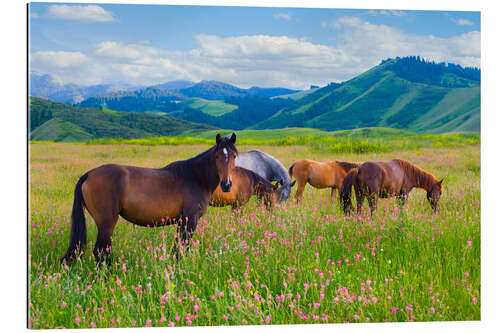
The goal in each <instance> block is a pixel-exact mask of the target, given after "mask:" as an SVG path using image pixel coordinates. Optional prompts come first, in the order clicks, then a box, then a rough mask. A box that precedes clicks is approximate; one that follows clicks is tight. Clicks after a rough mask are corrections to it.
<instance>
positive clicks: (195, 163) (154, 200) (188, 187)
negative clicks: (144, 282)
mask: <svg viewBox="0 0 500 333" xmlns="http://www.w3.org/2000/svg"><path fill="white" fill-rule="evenodd" d="M235 142H236V134H234V133H233V135H232V136H231V138H226V137H221V136H220V134H217V136H216V145H215V146H213V147H212V148H210V149H208V150H207V151H205V152H203V153H201V154H199V155H198V156H196V157H193V158H191V159H188V160H184V161H177V162H173V163H170V164H169V165H167V166H166V167H164V168H161V169H149V168H139V167H133V166H126V165H116V164H106V165H103V166H100V167H98V168H95V169H92V170H90V171H88V172H87V173H86V174H84V175H83V176H82V177H81V178H80V179H79V180H78V183H77V184H76V187H75V199H74V202H73V211H72V213H71V220H72V223H71V238H70V242H69V248H68V250H67V252H66V254H65V255H64V257H63V258H62V259H61V261H64V260H67V261H70V260H71V259H73V258H74V257H75V254H77V253H78V252H79V251H82V250H83V249H84V246H85V244H86V241H87V236H86V226H85V215H84V212H83V208H84V207H85V208H86V209H87V210H88V212H89V213H90V215H91V216H92V218H93V219H94V221H95V223H96V225H97V230H98V233H97V241H96V243H95V247H94V256H95V258H96V260H97V262H99V263H100V262H102V261H103V260H104V259H105V260H106V262H107V263H108V264H109V263H110V261H111V258H110V255H111V235H112V234H113V229H114V228H115V225H116V222H117V220H118V216H119V215H120V216H122V217H123V218H125V219H126V220H128V221H130V222H132V223H134V224H137V225H140V226H151V227H153V226H154V227H156V226H165V225H170V224H177V227H178V235H180V236H181V239H182V243H187V244H186V246H189V239H190V238H191V237H192V235H193V233H194V231H195V229H196V225H197V223H198V219H199V218H200V217H201V216H202V215H203V214H204V213H205V211H206V209H207V206H208V202H209V200H210V197H211V196H212V193H213V191H214V190H215V189H216V188H217V186H219V185H220V187H221V189H222V191H225V192H228V191H230V190H231V185H232V183H231V174H232V172H233V169H234V159H235V157H236V156H237V154H238V150H237V149H236V147H235V146H234V144H235ZM177 243H178V242H177V239H176V242H175V245H174V252H173V253H174V254H175V255H176V257H177V258H179V249H178V247H177ZM104 257H105V258H104Z"/></svg>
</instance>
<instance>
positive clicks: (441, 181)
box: [438, 177, 446, 185]
mask: <svg viewBox="0 0 500 333" xmlns="http://www.w3.org/2000/svg"><path fill="white" fill-rule="evenodd" d="M445 178H446V177H443V179H441V180H440V181H438V184H440V185H441V184H442V183H443V180H444V179H445Z"/></svg>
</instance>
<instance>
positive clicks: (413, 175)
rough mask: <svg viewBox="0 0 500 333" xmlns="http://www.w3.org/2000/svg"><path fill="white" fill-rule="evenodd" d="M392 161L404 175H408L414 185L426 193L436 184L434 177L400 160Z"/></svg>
mask: <svg viewBox="0 0 500 333" xmlns="http://www.w3.org/2000/svg"><path fill="white" fill-rule="evenodd" d="M393 161H395V162H396V163H398V164H399V165H400V166H401V168H402V169H403V170H404V172H405V174H406V175H408V176H409V177H410V179H411V180H412V181H413V183H414V185H417V186H419V187H421V188H423V189H425V190H426V191H430V190H431V189H432V187H433V186H434V184H435V183H436V182H437V179H436V177H434V176H433V175H432V174H431V173H429V172H427V171H424V170H423V169H421V168H420V167H418V166H416V165H415V164H413V163H411V162H408V161H405V160H400V159H395V160H393Z"/></svg>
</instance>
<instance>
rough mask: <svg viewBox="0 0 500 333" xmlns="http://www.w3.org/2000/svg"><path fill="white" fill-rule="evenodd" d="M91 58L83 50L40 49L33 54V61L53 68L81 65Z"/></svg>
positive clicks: (34, 63) (35, 63) (38, 64)
mask: <svg viewBox="0 0 500 333" xmlns="http://www.w3.org/2000/svg"><path fill="white" fill-rule="evenodd" d="M88 61H89V58H88V57H87V56H86V55H85V54H83V53H81V52H65V51H38V52H34V53H33V54H32V55H31V63H32V64H33V65H37V66H47V67H52V68H69V67H75V66H81V65H82V64H84V63H86V62H88Z"/></svg>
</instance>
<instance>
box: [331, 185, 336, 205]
mask: <svg viewBox="0 0 500 333" xmlns="http://www.w3.org/2000/svg"><path fill="white" fill-rule="evenodd" d="M336 189H337V188H336V187H335V186H333V187H332V193H331V197H332V201H335V190H336Z"/></svg>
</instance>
